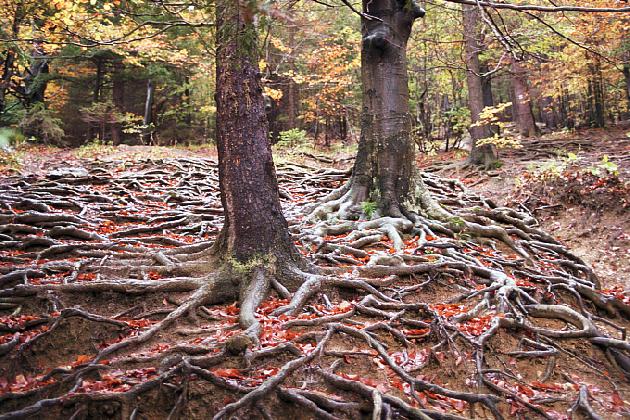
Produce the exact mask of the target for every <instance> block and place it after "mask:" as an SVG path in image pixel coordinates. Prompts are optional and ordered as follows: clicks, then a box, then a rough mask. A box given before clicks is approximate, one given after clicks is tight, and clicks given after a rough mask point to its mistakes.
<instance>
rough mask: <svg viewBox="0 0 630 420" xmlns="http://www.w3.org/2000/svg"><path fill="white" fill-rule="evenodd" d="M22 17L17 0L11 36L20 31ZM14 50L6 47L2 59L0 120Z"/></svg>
mask: <svg viewBox="0 0 630 420" xmlns="http://www.w3.org/2000/svg"><path fill="white" fill-rule="evenodd" d="M23 18H24V16H23V9H22V4H21V3H20V2H17V3H16V4H15V12H14V13H13V22H12V24H11V36H12V37H13V38H14V39H16V38H17V37H18V35H19V33H20V22H21V21H22V19H23ZM16 54H17V53H16V51H15V48H14V47H13V46H9V48H7V55H6V58H5V59H4V66H3V70H2V77H1V78H0V122H1V121H2V119H3V118H2V117H3V114H4V111H5V109H6V96H7V91H8V90H9V87H10V85H11V78H12V77H13V71H14V67H13V66H14V64H15V58H16Z"/></svg>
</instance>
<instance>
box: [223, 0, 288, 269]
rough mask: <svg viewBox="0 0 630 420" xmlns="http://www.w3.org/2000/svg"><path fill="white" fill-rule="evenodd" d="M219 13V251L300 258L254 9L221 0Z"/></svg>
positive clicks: (243, 257) (248, 257) (244, 258)
mask: <svg viewBox="0 0 630 420" xmlns="http://www.w3.org/2000/svg"><path fill="white" fill-rule="evenodd" d="M248 5H249V6H250V7H251V4H248ZM216 12H217V63H216V66H217V71H216V74H217V83H216V103H217V119H216V120H217V150H218V154H219V186H220V189H221V202H222V203H223V208H224V212H225V223H224V226H223V229H222V231H221V233H220V234H219V237H218V239H217V242H216V244H215V251H216V252H217V253H218V254H220V255H222V256H223V257H224V258H235V259H236V260H238V261H240V262H243V263H246V262H249V261H252V260H254V259H257V258H259V259H261V260H267V261H268V260H270V259H276V260H286V259H287V258H291V259H294V260H295V259H297V255H299V254H298V252H297V249H296V248H295V246H294V244H293V241H292V240H291V238H290V236H289V230H288V225H287V222H286V220H285V218H284V216H283V215H282V208H281V207H280V197H279V190H278V183H277V180H276V172H275V167H274V163H273V159H272V155H271V146H270V144H269V137H268V134H269V129H268V123H267V118H266V116H265V102H264V98H263V93H262V86H261V74H260V71H259V68H258V61H259V60H258V51H257V43H256V39H257V38H256V31H255V28H254V24H253V14H254V12H255V11H253V10H251V9H249V8H248V6H247V5H243V4H241V5H240V7H239V2H235V1H232V0H220V1H217V3H216Z"/></svg>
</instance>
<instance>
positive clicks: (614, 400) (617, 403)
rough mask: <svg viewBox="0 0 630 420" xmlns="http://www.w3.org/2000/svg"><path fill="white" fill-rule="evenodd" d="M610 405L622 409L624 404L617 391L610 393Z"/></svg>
mask: <svg viewBox="0 0 630 420" xmlns="http://www.w3.org/2000/svg"><path fill="white" fill-rule="evenodd" d="M612 403H613V405H614V406H615V407H623V406H624V404H625V403H624V402H623V400H622V399H621V396H620V395H619V393H618V392H617V391H614V392H613V393H612Z"/></svg>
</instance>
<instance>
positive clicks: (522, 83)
mask: <svg viewBox="0 0 630 420" xmlns="http://www.w3.org/2000/svg"><path fill="white" fill-rule="evenodd" d="M511 70H512V74H511V76H512V78H511V81H512V90H513V91H514V101H513V103H512V109H513V113H514V122H516V126H517V128H518V132H519V134H520V135H522V136H523V137H535V136H537V135H538V134H539V133H538V127H537V126H536V122H535V121H534V114H533V112H532V104H531V100H530V95H529V87H528V85H527V69H526V68H525V66H524V65H523V62H522V61H521V60H517V59H515V58H512V64H511Z"/></svg>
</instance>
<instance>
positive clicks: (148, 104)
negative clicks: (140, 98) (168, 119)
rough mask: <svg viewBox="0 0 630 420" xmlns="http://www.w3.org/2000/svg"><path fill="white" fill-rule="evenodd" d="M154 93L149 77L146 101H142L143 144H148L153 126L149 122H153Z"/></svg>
mask: <svg viewBox="0 0 630 420" xmlns="http://www.w3.org/2000/svg"><path fill="white" fill-rule="evenodd" d="M154 93H155V85H154V84H153V81H152V80H151V79H149V80H147V96H146V101H145V102H144V120H143V121H142V125H143V126H144V133H143V135H142V142H143V143H144V144H149V143H150V141H151V137H152V136H151V133H152V131H153V128H152V127H151V124H152V123H153V95H154Z"/></svg>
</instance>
